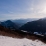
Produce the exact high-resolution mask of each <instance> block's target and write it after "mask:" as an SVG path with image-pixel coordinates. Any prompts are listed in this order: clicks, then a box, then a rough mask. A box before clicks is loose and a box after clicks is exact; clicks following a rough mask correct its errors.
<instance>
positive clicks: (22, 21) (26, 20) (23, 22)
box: [12, 18, 38, 27]
mask: <svg viewBox="0 0 46 46" xmlns="http://www.w3.org/2000/svg"><path fill="white" fill-rule="evenodd" d="M34 20H38V18H29V19H17V20H12V22H14V23H16V24H17V25H18V26H19V27H21V26H22V25H24V24H26V23H27V22H29V21H34Z"/></svg>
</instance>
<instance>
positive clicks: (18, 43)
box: [0, 36, 46, 46]
mask: <svg viewBox="0 0 46 46" xmlns="http://www.w3.org/2000/svg"><path fill="white" fill-rule="evenodd" d="M0 46H46V44H45V43H43V42H41V41H39V40H35V41H32V40H29V39H27V38H23V39H19V38H18V39H17V38H12V37H7V36H0Z"/></svg>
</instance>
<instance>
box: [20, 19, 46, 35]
mask: <svg viewBox="0 0 46 46" xmlns="http://www.w3.org/2000/svg"><path fill="white" fill-rule="evenodd" d="M20 29H21V30H25V31H28V32H30V33H34V32H38V33H40V34H43V35H44V34H46V19H39V20H37V21H32V22H28V23H26V24H25V25H23V26H22V27H20Z"/></svg>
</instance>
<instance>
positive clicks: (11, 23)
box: [1, 20, 18, 29]
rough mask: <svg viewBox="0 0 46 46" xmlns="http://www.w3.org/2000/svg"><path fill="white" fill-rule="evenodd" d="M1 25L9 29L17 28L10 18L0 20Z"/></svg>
mask: <svg viewBox="0 0 46 46" xmlns="http://www.w3.org/2000/svg"><path fill="white" fill-rule="evenodd" d="M1 25H2V26H4V27H6V28H10V29H18V26H17V25H16V24H15V23H13V22H12V21H11V20H7V21H4V22H1Z"/></svg>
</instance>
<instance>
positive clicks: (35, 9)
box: [0, 0, 46, 20]
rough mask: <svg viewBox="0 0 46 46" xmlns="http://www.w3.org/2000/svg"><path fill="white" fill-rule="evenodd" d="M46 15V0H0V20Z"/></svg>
mask: <svg viewBox="0 0 46 46" xmlns="http://www.w3.org/2000/svg"><path fill="white" fill-rule="evenodd" d="M43 17H46V0H0V20H7V19H20V18H43Z"/></svg>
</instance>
